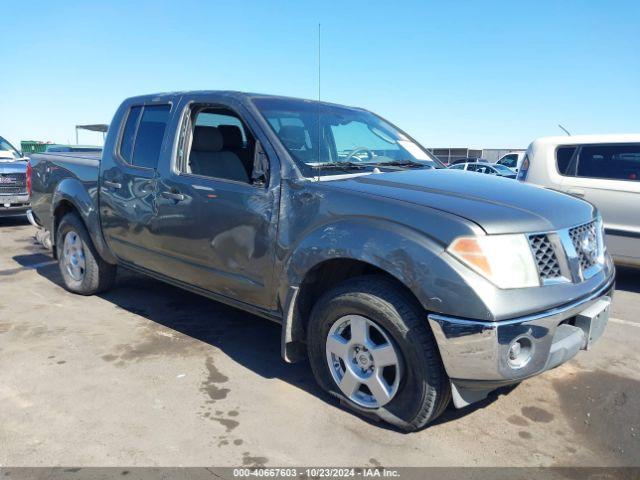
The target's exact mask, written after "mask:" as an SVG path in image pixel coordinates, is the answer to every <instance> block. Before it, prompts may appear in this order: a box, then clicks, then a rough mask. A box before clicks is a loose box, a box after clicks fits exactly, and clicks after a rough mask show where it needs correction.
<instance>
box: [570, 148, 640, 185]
mask: <svg viewBox="0 0 640 480" xmlns="http://www.w3.org/2000/svg"><path fill="white" fill-rule="evenodd" d="M578 176H579V177H588V178H606V179H611V180H631V181H638V180H640V144H623V145H587V146H584V147H582V149H581V150H580V156H579V159H578Z"/></svg>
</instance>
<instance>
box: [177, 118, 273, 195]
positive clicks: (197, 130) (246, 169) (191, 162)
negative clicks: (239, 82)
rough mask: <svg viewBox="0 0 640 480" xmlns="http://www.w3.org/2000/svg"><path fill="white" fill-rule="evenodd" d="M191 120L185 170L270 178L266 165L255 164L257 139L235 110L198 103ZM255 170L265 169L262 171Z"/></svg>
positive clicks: (236, 177)
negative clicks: (258, 172) (266, 173)
mask: <svg viewBox="0 0 640 480" xmlns="http://www.w3.org/2000/svg"><path fill="white" fill-rule="evenodd" d="M190 120H191V121H190V123H189V125H190V126H189V127H188V128H189V130H188V132H187V133H188V135H187V137H188V138H189V139H190V140H189V142H188V143H189V145H188V148H187V151H186V154H185V155H184V158H183V160H182V161H181V163H180V165H179V169H180V171H181V172H183V173H187V174H191V175H197V176H200V177H208V178H215V179H222V180H232V181H236V182H242V183H257V182H263V181H265V180H266V178H265V172H264V170H263V168H262V167H264V168H266V166H265V165H263V166H260V165H259V167H260V168H258V169H256V168H254V167H255V165H254V164H255V162H256V155H255V151H256V139H255V137H254V136H253V134H252V133H251V131H250V130H249V129H248V128H247V127H246V125H245V123H244V122H243V121H242V119H241V118H240V117H239V116H238V115H237V114H236V113H235V112H233V111H232V110H230V109H228V108H225V107H215V106H206V105H202V106H195V107H193V108H192V109H191V112H190ZM258 157H259V156H258ZM258 160H260V158H258ZM264 161H265V162H266V159H264ZM258 163H260V162H258ZM254 170H256V171H257V170H261V175H258V174H257V172H254Z"/></svg>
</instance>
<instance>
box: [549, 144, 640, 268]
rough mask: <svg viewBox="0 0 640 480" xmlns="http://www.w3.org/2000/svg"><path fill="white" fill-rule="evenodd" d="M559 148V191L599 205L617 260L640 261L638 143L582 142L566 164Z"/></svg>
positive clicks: (639, 168)
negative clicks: (583, 143) (560, 189)
mask: <svg viewBox="0 0 640 480" xmlns="http://www.w3.org/2000/svg"><path fill="white" fill-rule="evenodd" d="M561 148H562V147H560V148H559V149H558V168H559V170H560V173H561V174H562V173H563V171H562V169H563V167H565V168H566V170H565V171H564V174H563V175H564V176H563V179H562V190H563V191H565V192H567V193H570V194H572V195H574V196H577V197H579V198H584V199H585V200H587V201H589V202H591V203H593V204H594V205H595V206H596V207H598V209H599V210H600V213H601V214H602V217H603V220H604V224H605V229H606V233H607V246H608V248H609V250H610V252H611V253H612V254H614V256H616V257H617V258H618V260H622V261H628V262H631V263H637V262H640V209H639V208H637V206H638V205H640V144H606V145H602V144H600V145H583V146H581V147H579V148H578V149H577V151H576V152H575V153H574V155H573V157H572V159H571V160H570V161H569V162H568V163H567V164H566V166H565V165H563V164H562V163H561V161H562V158H563V157H562V155H561V152H560V149H561ZM564 148H567V147H564Z"/></svg>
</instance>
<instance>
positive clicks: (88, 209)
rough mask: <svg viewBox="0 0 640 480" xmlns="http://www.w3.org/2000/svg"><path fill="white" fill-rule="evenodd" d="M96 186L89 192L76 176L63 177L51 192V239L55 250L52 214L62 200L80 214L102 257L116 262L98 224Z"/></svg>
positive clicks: (55, 228) (54, 228) (54, 223)
mask: <svg viewBox="0 0 640 480" xmlns="http://www.w3.org/2000/svg"><path fill="white" fill-rule="evenodd" d="M97 197H98V191H97V186H94V187H93V190H92V192H91V194H90V193H89V191H88V190H87V187H86V186H85V185H84V184H83V183H82V182H81V181H80V180H78V179H76V178H65V179H64V180H62V181H61V182H60V183H59V184H58V185H57V186H56V189H55V190H54V192H53V195H52V198H51V218H53V219H54V222H53V231H52V232H51V241H52V245H53V248H54V251H55V241H56V238H55V237H56V230H57V228H58V225H57V221H56V220H55V217H54V214H55V211H56V210H57V209H58V207H59V206H60V204H61V203H62V202H68V203H70V204H71V205H72V206H73V207H74V208H75V210H76V211H77V212H78V213H79V214H80V218H81V219H82V221H83V222H84V224H85V226H86V227H87V231H88V232H89V236H90V237H91V240H92V241H93V245H94V246H95V247H96V250H97V252H98V254H99V255H100V256H101V257H102V259H103V260H104V261H105V262H107V263H110V264H113V265H115V264H117V260H116V258H115V256H114V255H113V253H112V252H111V250H110V249H109V247H108V246H107V244H106V242H105V241H104V237H103V236H102V226H101V224H100V212H99V211H98V206H97V200H98V198H97Z"/></svg>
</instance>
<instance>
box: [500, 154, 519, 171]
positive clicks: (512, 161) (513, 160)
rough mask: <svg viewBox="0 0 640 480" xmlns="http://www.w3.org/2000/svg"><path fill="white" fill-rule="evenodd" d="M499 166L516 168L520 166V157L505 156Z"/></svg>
mask: <svg viewBox="0 0 640 480" xmlns="http://www.w3.org/2000/svg"><path fill="white" fill-rule="evenodd" d="M498 164H500V165H504V166H506V167H509V168H514V167H516V166H517V165H518V155H505V156H504V157H502V159H501V160H500V161H499V162H498Z"/></svg>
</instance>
